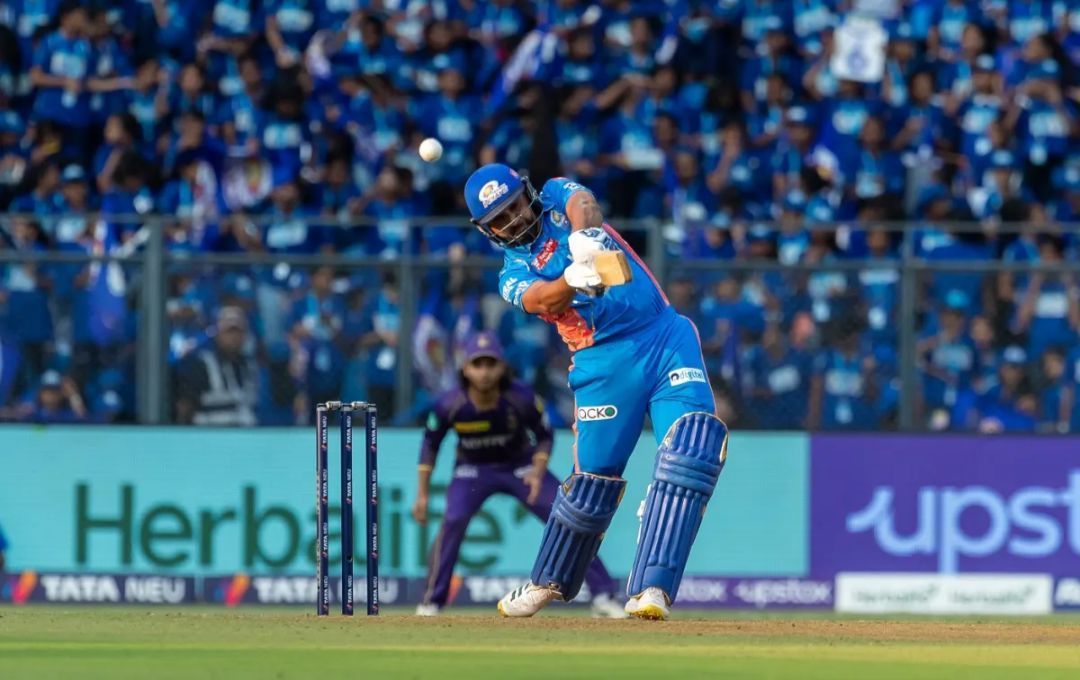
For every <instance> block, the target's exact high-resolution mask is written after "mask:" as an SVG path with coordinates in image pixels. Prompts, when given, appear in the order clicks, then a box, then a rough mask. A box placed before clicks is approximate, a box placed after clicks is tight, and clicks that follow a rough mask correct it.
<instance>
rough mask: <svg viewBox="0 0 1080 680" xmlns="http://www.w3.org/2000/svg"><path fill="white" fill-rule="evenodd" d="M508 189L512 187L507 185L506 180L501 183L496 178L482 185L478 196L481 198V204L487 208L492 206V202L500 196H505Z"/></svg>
mask: <svg viewBox="0 0 1080 680" xmlns="http://www.w3.org/2000/svg"><path fill="white" fill-rule="evenodd" d="M508 191H510V187H508V186H506V183H505V182H502V183H499V182H497V181H495V180H491V181H490V182H488V183H487V184H485V185H484V186H482V187H480V195H479V196H477V198H479V199H480V205H482V206H484V207H485V208H490V207H491V204H492V203H494V202H495V201H497V200H499V198H500V197H502V196H505V195H506V193H507V192H508Z"/></svg>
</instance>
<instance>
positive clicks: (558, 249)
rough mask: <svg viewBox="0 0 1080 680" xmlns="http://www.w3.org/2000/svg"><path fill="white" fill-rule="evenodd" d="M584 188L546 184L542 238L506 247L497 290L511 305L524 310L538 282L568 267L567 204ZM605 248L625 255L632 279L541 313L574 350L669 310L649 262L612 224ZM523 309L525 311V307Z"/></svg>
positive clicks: (554, 182)
mask: <svg viewBox="0 0 1080 680" xmlns="http://www.w3.org/2000/svg"><path fill="white" fill-rule="evenodd" d="M579 191H588V189H586V188H585V187H583V186H582V185H580V184H578V183H576V182H571V181H570V180H568V179H566V178H565V177H556V178H554V179H550V180H548V181H547V182H546V183H545V184H544V188H543V189H542V190H541V192H540V201H541V203H542V204H543V208H542V210H543V213H542V215H541V227H540V235H539V236H538V237H537V238H536V240H535V241H533V242H532V243H531V244H530V245H527V246H521V247H517V248H507V249H506V255H505V259H504V261H503V268H502V271H501V272H500V273H499V291H500V292H501V293H502V296H503V297H504V298H505V299H506V300H507V302H509V303H511V304H513V305H515V306H517V307H522V298H523V297H524V295H525V291H526V290H528V289H529V287H530V286H532V285H533V284H534V283H537V282H539V281H554V280H555V279H557V278H559V277H560V276H562V275H563V270H565V269H566V268H567V267H568V266H569V265H570V246H569V245H568V243H567V239H568V238H569V237H570V233H571V228H570V220H569V219H568V218H567V217H566V202H567V200H568V199H569V198H570V197H571V196H572V195H574V194H575V193H577V192H579ZM603 229H604V231H605V232H606V234H607V245H608V247H609V248H611V249H618V250H621V251H623V252H624V253H626V255H627V260H628V261H629V263H630V269H631V272H632V274H633V280H632V281H630V282H629V283H627V284H625V285H622V286H615V287H612V288H608V289H607V290H606V291H605V293H604V295H602V296H601V297H596V298H592V297H589V296H588V295H585V294H584V293H577V294H576V295H574V299H573V301H572V302H571V306H570V308H569V309H567V310H566V311H565V312H562V313H560V314H543V315H540V317H541V318H542V319H544V320H545V321H547V322H548V323H550V324H553V325H554V326H555V328H556V330H558V331H559V335H560V336H562V339H563V341H564V342H565V343H566V345H567V347H569V348H570V350H571V351H577V350H579V349H584V348H586V347H591V346H593V345H595V344H597V343H600V342H603V341H605V340H608V339H611V338H615V337H621V336H624V335H627V334H629V333H632V332H633V331H636V330H639V329H641V328H644V327H646V326H648V325H649V324H650V323H652V322H653V321H654V320H656V319H657V318H658V317H659V316H660V314H661V313H662V312H663V311H664V310H665V309H667V307H668V301H667V297H666V296H665V295H664V293H663V291H662V290H661V289H660V286H659V284H657V282H656V279H655V278H653V275H652V273H651V272H650V271H649V270H648V268H647V267H646V266H645V263H644V262H642V261H641V259H640V258H639V257H638V256H637V254H636V253H635V252H634V251H633V249H631V248H630V246H629V245H628V244H627V243H626V241H624V240H623V238H622V237H621V236H619V234H618V232H616V231H615V230H614V229H613V228H612V227H611V226H610V225H607V224H605V225H604V227H603ZM522 308H523V307H522Z"/></svg>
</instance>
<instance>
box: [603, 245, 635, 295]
mask: <svg viewBox="0 0 1080 680" xmlns="http://www.w3.org/2000/svg"><path fill="white" fill-rule="evenodd" d="M593 266H594V267H595V268H596V273H597V274H599V275H600V282H601V283H602V284H603V285H604V286H608V287H610V286H621V285H623V284H624V283H629V282H630V281H632V280H633V278H634V275H633V273H632V272H631V271H630V263H629V262H627V261H626V253H624V252H622V251H621V250H605V251H602V252H599V253H596V256H595V259H594V260H593Z"/></svg>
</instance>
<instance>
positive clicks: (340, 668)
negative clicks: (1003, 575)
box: [0, 607, 1080, 680]
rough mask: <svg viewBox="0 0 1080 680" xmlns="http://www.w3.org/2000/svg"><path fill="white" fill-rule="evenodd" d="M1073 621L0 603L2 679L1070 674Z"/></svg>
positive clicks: (1078, 653)
mask: <svg viewBox="0 0 1080 680" xmlns="http://www.w3.org/2000/svg"><path fill="white" fill-rule="evenodd" d="M1078 641H1080V618H1077V617H1071V616H1068V617H1067V616H1056V617H1052V618H1038V619H945V620H943V619H933V620H932V619H918V618H911V619H902V620H897V619H874V620H866V619H853V618H845V617H838V616H833V615H829V614H821V613H818V614H813V615H801V614H791V613H785V614H779V615H777V614H759V613H745V614H743V613H738V614H733V613H731V612H723V613H714V612H703V611H686V610H681V611H680V612H679V618H678V619H676V620H673V621H670V622H666V623H654V622H644V621H636V620H631V621H595V620H592V619H588V618H582V617H581V616H578V615H576V612H574V611H572V610H563V611H561V612H560V611H558V610H557V609H556V610H555V611H552V612H545V615H544V616H542V617H537V618H534V619H524V620H500V619H498V618H496V617H493V616H490V615H489V612H488V611H487V610H485V611H483V612H479V611H476V612H465V613H462V614H458V615H453V616H444V617H441V618H433V619H418V618H415V617H412V616H408V615H407V614H406V613H405V612H404V611H400V612H396V611H389V612H387V614H386V615H384V616H381V617H379V618H368V617H363V616H357V617H354V618H352V619H348V618H340V617H336V616H334V617H330V618H329V619H327V618H322V619H316V617H315V616H314V614H310V613H307V612H301V611H299V610H296V609H291V610H284V609H278V610H228V611H226V610H221V609H209V608H190V609H183V610H177V609H174V610H163V609H146V608H130V607H110V608H86V607H80V608H60V607H39V608H27V609H15V608H7V609H2V610H0V677H4V678H45V677H47V678H75V677H77V678H135V677H155V678H193V677H196V678H248V677H252V678H254V677H258V678H267V677H272V678H313V677H320V676H322V674H324V673H334V674H339V675H342V676H344V677H367V678H376V677H381V678H429V677H438V678H440V679H445V678H488V677H504V678H533V677H535V678H545V679H550V678H552V677H592V678H596V677H620V678H622V677H654V678H655V677H679V678H696V677H706V676H711V677H718V676H723V677H755V678H756V677H799V678H830V679H831V678H868V677H873V678H910V677H919V678H953V677H979V678H980V679H982V680H985V679H987V678H999V677H1001V678H1004V677H1016V676H1017V675H1018V674H1021V673H1030V672H1032V671H1034V672H1035V673H1036V674H1037V675H1038V677H1040V678H1072V677H1078V674H1080V645H1078V644H1077V642H1078Z"/></svg>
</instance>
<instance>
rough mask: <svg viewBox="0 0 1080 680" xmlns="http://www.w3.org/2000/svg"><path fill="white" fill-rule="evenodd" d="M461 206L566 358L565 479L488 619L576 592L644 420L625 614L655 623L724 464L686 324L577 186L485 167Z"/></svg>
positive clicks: (517, 296)
mask: <svg viewBox="0 0 1080 680" xmlns="http://www.w3.org/2000/svg"><path fill="white" fill-rule="evenodd" d="M465 201H466V203H467V204H468V207H469V213H470V217H471V218H472V221H473V223H474V224H475V225H476V227H477V228H478V229H479V230H480V231H481V232H483V233H484V234H485V235H486V236H487V237H488V238H490V239H491V240H493V241H494V242H496V243H497V244H499V245H501V246H502V247H503V248H504V249H505V262H504V265H503V268H502V272H501V273H500V276H499V288H500V292H501V293H502V296H503V297H504V298H506V300H507V301H508V302H510V303H511V304H514V305H517V306H518V307H520V308H522V309H524V310H525V311H526V312H528V313H530V314H536V315H538V316H540V317H541V318H542V319H544V320H546V321H547V322H549V323H551V324H554V325H555V327H556V329H557V330H558V332H559V334H560V335H561V336H562V339H563V340H564V341H565V342H566V344H567V346H568V347H569V348H570V351H571V352H572V353H573V358H572V361H571V368H570V375H569V383H570V389H571V390H573V392H574V400H575V404H576V417H575V425H574V427H575V433H576V439H575V444H574V472H573V473H572V474H571V475H570V476H569V477H568V478H567V479H566V481H565V482H563V484H562V486H561V487H560V488H559V491H558V494H557V496H556V498H555V503H554V505H553V507H552V510H551V516H550V518H549V519H548V522H547V525H546V527H545V529H544V537H543V539H542V541H541V544H540V551H539V554H538V555H537V557H536V562H535V564H534V566H533V571H532V576H531V579H530V581H529V583H527V584H525V585H524V586H522V587H520V588H518V589H516V590H514V591H512V592H511V593H509V594H507V595H506V596H505V597H503V599H502V600H500V601H499V612H500V613H501V614H502V615H503V616H514V617H518V616H532V615H533V614H535V613H536V612H538V611H540V610H541V609H543V607H544V606H545V605H547V604H548V603H549V602H551V601H552V600H566V601H568V600H572V599H574V597H575V596H577V594H578V591H579V589H580V588H581V584H582V580H583V579H584V578H585V572H586V570H587V569H588V567H589V565H590V564H592V561H593V559H594V558H595V557H596V554H597V551H598V550H599V548H600V542H601V541H602V540H603V537H604V532H605V531H606V530H607V528H608V526H609V525H610V524H611V519H612V517H613V516H614V515H615V510H616V509H617V508H618V506H619V502H620V501H621V500H622V496H623V492H624V490H625V488H626V480H624V479H623V478H622V473H623V470H624V469H625V468H626V463H627V460H628V459H629V457H630V454H631V452H632V451H633V450H634V446H635V444H636V443H637V441H638V438H639V437H640V436H641V431H642V428H643V426H644V422H645V414H646V412H647V413H648V414H649V415H650V417H651V418H652V422H653V427H654V430H655V433H656V436H657V440H658V442H657V443H658V446H659V451H658V453H657V457H656V463H655V466H654V469H653V479H652V483H651V484H650V485H649V488H648V491H647V492H646V497H645V502H644V503H643V508H642V509H641V511H640V515H641V527H640V530H639V533H638V545H637V555H636V557H635V559H634V564H633V567H632V569H631V573H630V579H629V582H628V584H627V596H628V598H629V600H628V601H627V603H626V606H625V607H624V609H625V611H626V613H627V614H630V615H631V616H635V617H639V618H644V619H666V618H667V617H668V615H669V613H670V610H669V608H670V606H671V603H672V602H673V601H674V600H675V598H676V597H677V596H678V593H679V582H680V581H681V580H682V575H683V569H684V568H685V566H686V560H687V558H688V557H689V555H690V548H691V546H692V545H693V543H694V538H695V537H696V535H697V531H698V527H699V526H700V525H701V519H702V515H703V513H704V512H705V506H706V504H707V503H708V501H709V498H710V497H711V496H712V493H713V489H714V488H715V487H716V482H717V480H718V478H719V477H720V471H721V470H722V469H723V466H724V460H725V458H726V456H727V438H728V429H727V426H726V425H725V424H724V423H723V421H721V420H720V419H719V418H717V417H716V415H715V412H716V406H715V403H714V401H713V394H712V389H711V387H710V386H709V380H708V377H707V375H706V373H705V365H704V360H703V359H702V356H701V343H700V341H699V340H698V336H697V330H696V329H695V328H694V325H693V324H692V323H691V322H690V321H689V320H688V319H687V318H685V317H683V316H681V315H679V314H678V313H676V312H675V310H674V309H672V307H671V305H669V304H668V301H667V297H666V296H665V295H664V293H663V291H662V290H661V289H660V286H659V284H657V282H656V279H655V278H653V276H652V273H651V272H650V271H649V270H648V269H647V268H646V267H645V264H644V263H643V262H642V261H641V259H640V258H639V257H638V256H637V254H636V253H634V251H633V250H632V249H631V248H630V246H629V245H627V243H626V242H625V241H624V240H623V239H622V237H621V236H619V234H618V232H616V231H615V230H614V229H613V228H612V227H611V226H610V225H608V224H606V223H605V222H604V217H603V215H602V214H601V212H600V207H599V205H598V204H597V201H596V198H595V197H594V196H593V195H592V192H590V191H589V190H588V189H586V188H585V187H583V186H581V185H580V184H577V183H575V182H572V181H570V180H568V179H565V178H555V179H551V180H548V182H547V183H545V184H544V187H543V189H542V190H541V191H540V193H539V194H537V192H536V190H535V189H534V188H533V187H532V185H531V183H530V182H529V180H528V178H525V177H521V176H519V175H518V174H517V173H516V172H514V171H513V170H511V169H510V168H508V167H507V166H505V165H500V164H490V165H485V166H483V167H481V168H480V169H478V170H477V171H476V172H474V173H473V174H472V175H471V176H470V177H469V179H468V180H467V181H466V183H465Z"/></svg>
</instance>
